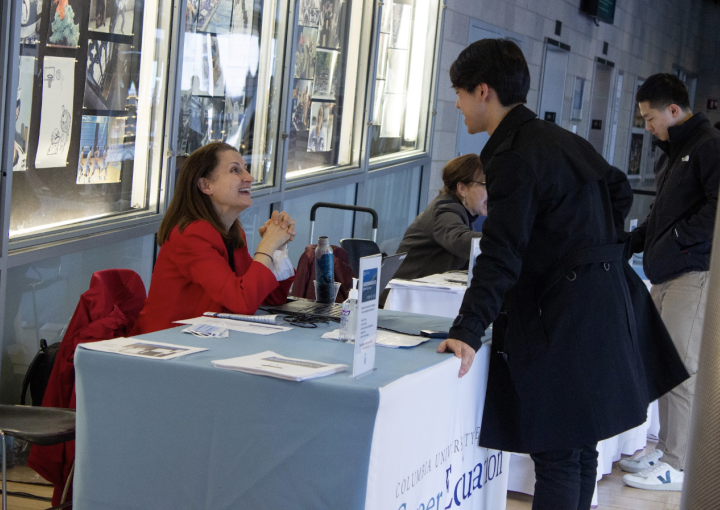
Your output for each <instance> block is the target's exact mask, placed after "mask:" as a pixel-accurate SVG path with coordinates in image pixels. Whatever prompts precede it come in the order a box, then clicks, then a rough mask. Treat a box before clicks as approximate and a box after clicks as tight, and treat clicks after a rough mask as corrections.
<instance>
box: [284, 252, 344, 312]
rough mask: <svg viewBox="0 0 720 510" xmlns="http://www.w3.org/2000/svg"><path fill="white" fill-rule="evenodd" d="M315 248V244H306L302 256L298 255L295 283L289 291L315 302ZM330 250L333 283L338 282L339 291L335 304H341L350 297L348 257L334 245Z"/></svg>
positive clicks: (293, 294)
mask: <svg viewBox="0 0 720 510" xmlns="http://www.w3.org/2000/svg"><path fill="white" fill-rule="evenodd" d="M315 248H317V244H308V245H307V246H306V247H305V251H304V252H303V254H302V255H300V260H299V261H298V266H297V274H296V275H295V283H294V284H293V287H292V290H291V291H290V294H291V295H292V296H295V297H301V298H306V299H312V300H313V301H314V300H315V284H314V283H313V280H315ZM332 250H333V260H334V262H335V263H334V264H333V266H334V269H333V270H334V272H335V281H336V282H340V289H338V293H337V296H336V297H335V302H336V303H342V302H343V301H345V300H346V299H347V298H348V296H349V295H350V289H352V279H353V272H352V268H351V267H350V265H349V264H348V256H347V253H346V252H345V250H343V249H342V248H340V247H339V246H335V245H333V246H332Z"/></svg>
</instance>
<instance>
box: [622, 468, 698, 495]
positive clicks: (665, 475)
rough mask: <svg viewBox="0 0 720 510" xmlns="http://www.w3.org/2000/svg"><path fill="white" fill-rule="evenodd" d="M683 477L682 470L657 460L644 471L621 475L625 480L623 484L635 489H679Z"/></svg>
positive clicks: (680, 488)
mask: <svg viewBox="0 0 720 510" xmlns="http://www.w3.org/2000/svg"><path fill="white" fill-rule="evenodd" d="M684 478H685V473H683V472H682V471H678V470H677V469H675V468H673V467H672V466H671V465H670V464H666V463H665V462H658V463H657V464H655V466H653V467H651V468H649V469H646V470H645V471H640V472H639V473H634V474H631V475H625V476H623V482H625V485H629V486H630V487H635V488H636V489H646V490H649V491H681V490H682V486H683V479H684Z"/></svg>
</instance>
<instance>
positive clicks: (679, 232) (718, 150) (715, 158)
mask: <svg viewBox="0 0 720 510" xmlns="http://www.w3.org/2000/svg"><path fill="white" fill-rule="evenodd" d="M694 160H695V162H696V163H695V164H696V167H695V168H694V173H695V175H696V177H697V179H698V180H699V182H700V185H701V186H702V189H703V191H704V193H705V203H704V204H703V205H702V206H701V207H700V209H698V210H697V212H695V213H694V214H691V215H690V216H687V217H685V218H683V219H682V220H680V221H679V222H678V223H677V224H676V225H675V228H674V229H673V230H674V236H675V241H676V242H677V243H678V245H679V246H680V247H681V248H685V247H688V246H692V245H694V244H698V243H703V242H707V241H708V239H712V237H713V229H714V226H715V211H716V210H717V201H718V186H719V185H720V138H714V139H712V140H710V141H708V142H705V143H704V144H703V145H702V146H701V147H699V148H698V150H697V153H696V154H695V157H694Z"/></svg>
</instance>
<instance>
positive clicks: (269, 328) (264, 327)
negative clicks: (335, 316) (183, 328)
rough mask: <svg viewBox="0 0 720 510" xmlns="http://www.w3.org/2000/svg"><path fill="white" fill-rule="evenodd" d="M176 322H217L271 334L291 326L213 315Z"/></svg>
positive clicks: (234, 328) (245, 331)
mask: <svg viewBox="0 0 720 510" xmlns="http://www.w3.org/2000/svg"><path fill="white" fill-rule="evenodd" d="M175 322H176V323H178V324H218V323H222V324H225V326H226V327H227V328H228V329H232V330H233V331H241V332H243V333H252V334H253V335H272V334H273V333H281V332H283V331H290V330H291V329H292V328H290V327H288V326H273V325H270V324H257V323H254V322H245V321H234V320H227V319H226V320H223V319H216V318H215V317H194V318H192V319H185V320H181V321H175Z"/></svg>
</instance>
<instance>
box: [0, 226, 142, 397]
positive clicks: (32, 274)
mask: <svg viewBox="0 0 720 510" xmlns="http://www.w3.org/2000/svg"><path fill="white" fill-rule="evenodd" d="M154 248H155V236H154V235H148V236H143V237H137V238H135V239H130V240H128V241H122V242H119V243H113V244H110V245H107V246H103V247H100V248H94V249H92V250H86V251H83V252H79V253H73V254H70V255H63V256H61V257H52V258H49V259H46V260H42V261H40V262H33V263H30V264H25V265H22V266H17V267H13V268H10V269H8V273H7V277H8V282H7V298H6V301H5V323H4V330H3V346H2V348H3V356H2V362H3V367H2V380H1V381H0V388H2V394H1V395H0V401H1V402H2V403H4V404H17V403H19V397H20V391H21V389H22V381H23V376H24V374H25V372H26V371H27V368H28V365H29V364H30V362H31V361H32V359H33V357H34V356H35V353H37V351H38V349H39V348H40V339H41V338H44V339H45V340H47V343H48V344H51V343H54V342H59V341H60V340H61V339H62V336H63V333H64V329H65V327H67V324H68V322H69V321H70V317H72V314H73V312H74V311H75V307H76V306H77V304H78V300H79V299H80V295H81V294H82V293H83V292H85V291H86V290H87V289H88V287H89V285H90V277H91V276H92V274H93V273H94V272H95V271H100V270H102V269H113V268H126V269H132V270H133V271H135V272H136V273H138V274H139V275H140V277H141V278H142V279H143V282H145V288H146V289H147V288H148V286H149V285H150V277H151V274H152V263H153V251H154Z"/></svg>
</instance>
